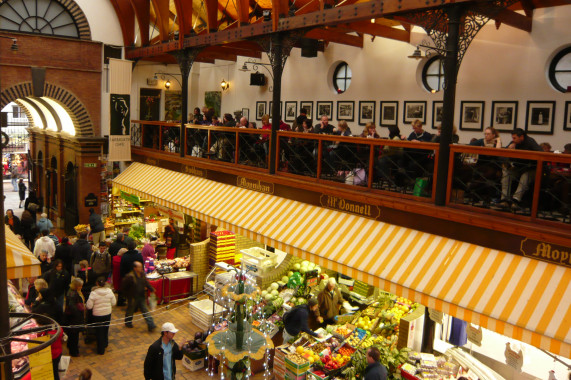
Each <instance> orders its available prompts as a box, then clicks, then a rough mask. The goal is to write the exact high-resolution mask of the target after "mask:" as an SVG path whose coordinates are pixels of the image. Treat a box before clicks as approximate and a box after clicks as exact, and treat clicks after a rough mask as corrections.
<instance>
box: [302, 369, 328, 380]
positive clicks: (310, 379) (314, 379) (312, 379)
mask: <svg viewBox="0 0 571 380" xmlns="http://www.w3.org/2000/svg"><path fill="white" fill-rule="evenodd" d="M307 380H329V376H327V375H323V377H321V376H319V375H316V374H314V373H313V372H312V371H309V372H308V373H307Z"/></svg>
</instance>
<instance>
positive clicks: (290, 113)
mask: <svg viewBox="0 0 571 380" xmlns="http://www.w3.org/2000/svg"><path fill="white" fill-rule="evenodd" d="M296 116H297V102H285V121H295V118H296Z"/></svg>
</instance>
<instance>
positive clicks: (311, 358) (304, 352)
mask: <svg viewBox="0 0 571 380" xmlns="http://www.w3.org/2000/svg"><path fill="white" fill-rule="evenodd" d="M295 352H296V353H297V354H298V355H301V356H302V357H304V358H305V359H306V360H307V361H308V362H309V364H313V363H314V362H316V361H317V360H319V355H318V354H316V353H315V352H314V351H313V350H311V349H309V348H304V347H302V346H297V348H296V349H295Z"/></svg>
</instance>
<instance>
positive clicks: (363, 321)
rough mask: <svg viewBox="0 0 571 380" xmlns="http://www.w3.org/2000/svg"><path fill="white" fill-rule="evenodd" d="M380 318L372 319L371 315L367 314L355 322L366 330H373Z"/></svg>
mask: <svg viewBox="0 0 571 380" xmlns="http://www.w3.org/2000/svg"><path fill="white" fill-rule="evenodd" d="M378 320H379V319H378V318H373V319H371V317H369V316H368V315H366V316H364V317H359V318H358V319H357V322H356V323H355V326H357V327H360V328H362V329H364V330H372V329H373V327H374V326H375V325H376V324H377V322H378Z"/></svg>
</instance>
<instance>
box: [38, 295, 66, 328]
mask: <svg viewBox="0 0 571 380" xmlns="http://www.w3.org/2000/svg"><path fill="white" fill-rule="evenodd" d="M38 298H39V300H38V301H36V302H34V303H33V304H32V313H36V314H43V315H47V316H48V317H50V318H51V319H53V320H54V321H56V322H57V323H59V324H61V323H63V311H62V309H61V308H60V307H58V305H57V303H56V300H55V298H54V297H53V295H52V293H51V292H50V290H49V289H40V291H39V297H38Z"/></svg>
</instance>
